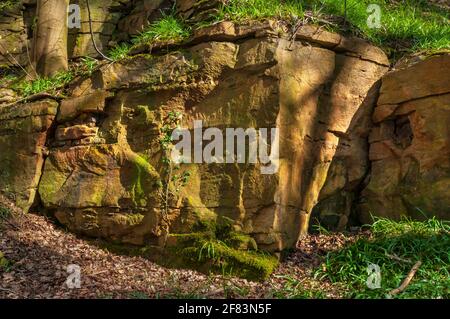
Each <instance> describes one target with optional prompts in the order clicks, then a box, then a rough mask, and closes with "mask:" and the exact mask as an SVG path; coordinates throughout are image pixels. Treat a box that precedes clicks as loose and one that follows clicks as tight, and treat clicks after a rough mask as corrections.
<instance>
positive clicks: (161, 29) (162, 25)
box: [133, 14, 191, 43]
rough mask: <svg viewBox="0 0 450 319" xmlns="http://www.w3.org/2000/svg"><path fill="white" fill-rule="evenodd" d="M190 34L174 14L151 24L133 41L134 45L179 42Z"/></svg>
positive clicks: (187, 28)
mask: <svg viewBox="0 0 450 319" xmlns="http://www.w3.org/2000/svg"><path fill="white" fill-rule="evenodd" d="M190 34H191V31H190V29H189V27H187V26H186V25H185V24H183V23H182V22H181V21H180V19H178V18H177V17H175V15H174V14H170V15H164V16H163V17H162V18H161V19H160V20H158V21H156V22H154V23H152V24H151V25H150V26H149V28H147V29H146V30H145V31H143V32H142V33H141V34H140V35H139V36H138V37H136V38H135V39H133V42H134V43H145V42H153V41H168V40H173V41H181V40H183V39H186V38H187V37H189V35H190Z"/></svg>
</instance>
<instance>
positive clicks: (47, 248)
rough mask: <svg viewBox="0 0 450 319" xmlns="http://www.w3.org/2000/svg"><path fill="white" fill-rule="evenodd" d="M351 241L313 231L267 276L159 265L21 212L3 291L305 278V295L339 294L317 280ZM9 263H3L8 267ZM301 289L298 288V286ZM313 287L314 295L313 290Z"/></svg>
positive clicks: (121, 292)
mask: <svg viewBox="0 0 450 319" xmlns="http://www.w3.org/2000/svg"><path fill="white" fill-rule="evenodd" d="M352 240H354V238H353V237H346V236H344V235H342V234H335V235H311V236H309V237H308V238H307V239H306V240H304V241H302V244H301V245H300V246H299V247H297V249H296V250H295V251H294V252H292V254H290V256H289V257H288V258H287V259H286V260H285V261H283V262H282V263H281V265H280V267H279V268H278V269H277V271H276V272H275V273H274V274H272V276H271V277H270V278H269V280H267V281H265V282H260V283H258V282H251V281H247V280H244V279H239V278H231V277H226V276H221V275H212V274H211V275H205V274H201V273H198V272H196V271H193V270H176V269H168V268H164V267H162V266H159V265H157V264H155V263H153V262H151V261H149V260H147V259H144V258H141V257H130V256H121V255H116V254H113V253H111V252H108V251H107V250H104V249H101V248H99V247H98V246H96V245H95V244H94V243H91V242H89V241H86V240H83V239H80V238H77V237H76V236H75V235H73V234H70V233H68V232H65V231H64V230H62V229H59V228H57V227H56V226H54V224H53V223H51V222H50V221H49V220H48V219H47V218H46V217H44V216H38V215H34V214H26V215H20V216H16V217H14V218H12V219H9V220H8V222H7V223H4V224H3V226H2V230H1V231H0V251H1V252H3V254H4V256H5V258H7V260H8V261H10V266H9V267H7V269H3V270H1V269H0V298H273V297H289V296H285V295H283V293H284V292H286V293H288V291H286V287H287V286H288V287H289V286H291V287H292V288H294V287H293V286H294V285H296V286H299V285H301V288H302V291H303V292H304V294H305V296H304V297H314V293H313V292H312V291H316V290H320V291H321V292H322V295H321V297H328V298H338V297H340V295H341V293H340V291H339V289H338V287H336V286H334V285H332V284H327V283H324V282H319V281H316V280H315V279H313V277H312V271H313V269H315V268H316V267H318V266H320V264H321V260H322V257H323V255H324V254H325V253H326V252H327V251H329V250H331V249H336V248H339V247H342V245H344V244H345V243H346V242H348V241H352ZM71 264H75V265H79V266H80V267H81V288H79V289H69V288H68V287H67V285H66V279H67V277H68V275H69V274H68V273H67V266H68V265H71ZM5 268H6V267H5ZM299 288H300V287H296V291H297V293H298V291H299V290H298V289H299ZM310 294H311V295H310Z"/></svg>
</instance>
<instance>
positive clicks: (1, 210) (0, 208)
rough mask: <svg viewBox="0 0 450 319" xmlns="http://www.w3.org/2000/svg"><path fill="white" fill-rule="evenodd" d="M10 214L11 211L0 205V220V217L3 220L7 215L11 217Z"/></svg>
mask: <svg viewBox="0 0 450 319" xmlns="http://www.w3.org/2000/svg"><path fill="white" fill-rule="evenodd" d="M11 215H12V213H11V211H10V210H9V209H8V208H6V207H3V206H0V222H1V220H2V219H3V220H6V219H8V218H9V217H11Z"/></svg>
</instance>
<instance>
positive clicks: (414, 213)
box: [313, 54, 450, 230]
mask: <svg viewBox="0 0 450 319" xmlns="http://www.w3.org/2000/svg"><path fill="white" fill-rule="evenodd" d="M423 59H424V58H423ZM423 59H417V60H418V61H416V62H415V63H410V64H409V65H406V66H402V67H401V68H400V69H398V70H396V71H393V72H391V73H389V74H387V75H386V76H385V77H383V79H382V81H380V83H379V84H377V85H375V86H374V87H373V89H372V90H371V91H370V92H369V94H368V95H367V97H366V102H365V103H363V104H362V106H361V108H360V109H359V111H358V112H357V113H356V114H355V116H354V117H353V120H352V124H351V125H350V127H349V129H348V131H347V132H346V134H345V135H343V136H342V139H341V141H340V143H339V147H338V150H337V152H336V155H335V157H334V158H333V161H332V164H331V167H330V170H329V172H328V176H327V181H326V183H325V185H324V187H323V188H322V190H321V194H320V199H319V203H318V205H316V207H315V208H314V213H313V218H317V219H318V220H319V221H320V223H321V224H322V225H324V226H327V227H328V228H332V229H337V230H342V229H344V228H345V227H346V226H348V223H349V222H352V223H356V224H360V223H371V222H372V217H371V216H380V217H387V218H394V219H399V218H400V217H401V216H408V217H411V218H417V219H424V218H430V217H432V216H436V217H438V218H442V219H448V218H449V207H450V205H449V196H448V189H449V161H450V156H449V143H450V142H449V139H450V131H449V127H448V120H449V102H450V95H449V92H450V77H449V75H448V72H445V71H444V70H448V69H449V68H450V56H449V55H448V54H444V55H438V56H432V57H430V58H428V59H425V60H423ZM373 105H376V107H375V108H374V107H373Z"/></svg>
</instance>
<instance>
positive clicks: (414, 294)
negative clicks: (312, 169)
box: [316, 219, 450, 298]
mask: <svg viewBox="0 0 450 319" xmlns="http://www.w3.org/2000/svg"><path fill="white" fill-rule="evenodd" d="M371 231H372V234H373V236H372V238H370V239H368V238H364V239H359V240H358V241H357V242H355V243H354V244H352V245H350V246H348V247H346V248H344V249H342V250H340V251H335V252H330V253H329V254H328V255H327V256H326V260H325V263H324V266H325V267H322V268H321V269H319V270H317V271H316V277H318V278H320V279H327V280H329V281H331V282H332V283H342V284H343V285H344V286H345V287H346V288H347V297H350V298H386V297H389V296H388V293H389V292H390V291H391V290H392V289H395V288H397V287H399V286H400V284H401V283H402V281H403V280H404V278H405V277H406V276H407V274H408V273H409V271H410V270H411V268H412V266H413V264H414V263H416V262H417V261H419V260H420V261H422V265H421V267H420V268H419V270H418V271H417V273H416V275H415V276H414V278H413V279H412V281H411V283H410V284H409V286H408V287H407V288H406V289H405V290H404V291H403V292H402V293H400V294H398V295H396V296H394V297H395V298H450V249H449V247H450V235H449V234H450V233H449V232H450V224H449V223H448V222H440V221H438V220H436V219H430V220H427V221H425V222H418V221H411V220H408V219H404V220H402V221H400V222H395V221H391V220H387V219H377V220H376V221H375V222H374V224H373V225H372V226H371ZM392 256H396V257H398V258H401V259H403V261H399V260H397V259H396V258H392ZM369 264H376V265H379V267H380V270H381V288H378V289H369V288H368V287H367V278H368V272H367V267H368V265H369Z"/></svg>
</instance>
